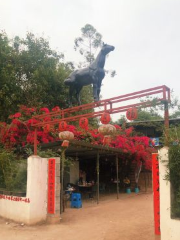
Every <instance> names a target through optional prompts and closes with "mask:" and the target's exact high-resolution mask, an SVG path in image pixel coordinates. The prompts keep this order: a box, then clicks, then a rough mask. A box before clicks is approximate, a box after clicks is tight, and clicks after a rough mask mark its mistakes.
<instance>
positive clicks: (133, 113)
mask: <svg viewBox="0 0 180 240" xmlns="http://www.w3.org/2000/svg"><path fill="white" fill-rule="evenodd" d="M137 116H138V111H137V108H135V107H133V108H129V109H128V110H127V112H126V117H127V119H128V120H131V121H132V120H135V119H136V118H137Z"/></svg>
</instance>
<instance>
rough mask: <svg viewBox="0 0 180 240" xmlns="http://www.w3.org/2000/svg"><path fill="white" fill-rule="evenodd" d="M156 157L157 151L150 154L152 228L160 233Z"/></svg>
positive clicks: (156, 232) (157, 164)
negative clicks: (152, 201)
mask: <svg viewBox="0 0 180 240" xmlns="http://www.w3.org/2000/svg"><path fill="white" fill-rule="evenodd" d="M157 157H158V153H153V154H152V173H153V196H154V230H155V234H156V235H160V195H159V162H158V158H157Z"/></svg>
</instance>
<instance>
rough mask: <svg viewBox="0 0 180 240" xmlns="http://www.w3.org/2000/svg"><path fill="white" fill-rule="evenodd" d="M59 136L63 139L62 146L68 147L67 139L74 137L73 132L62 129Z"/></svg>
mask: <svg viewBox="0 0 180 240" xmlns="http://www.w3.org/2000/svg"><path fill="white" fill-rule="evenodd" d="M59 138H60V139H61V140H63V143H62V145H61V146H62V147H68V146H69V140H73V139H74V134H73V133H72V132H70V131H63V132H60V133H59Z"/></svg>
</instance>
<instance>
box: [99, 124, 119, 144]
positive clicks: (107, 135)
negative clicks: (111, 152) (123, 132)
mask: <svg viewBox="0 0 180 240" xmlns="http://www.w3.org/2000/svg"><path fill="white" fill-rule="evenodd" d="M98 132H99V133H101V134H102V135H104V138H103V145H109V144H110V142H111V135H113V134H114V133H115V132H116V128H115V127H114V126H113V125H111V124H105V125H102V126H100V127H99V128H98Z"/></svg>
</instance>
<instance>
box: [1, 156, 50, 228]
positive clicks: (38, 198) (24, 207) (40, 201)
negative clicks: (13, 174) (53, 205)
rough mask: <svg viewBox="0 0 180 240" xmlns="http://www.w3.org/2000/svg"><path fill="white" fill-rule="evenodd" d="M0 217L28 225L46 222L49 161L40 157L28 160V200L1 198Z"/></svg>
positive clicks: (23, 198) (22, 198) (32, 157)
mask: <svg viewBox="0 0 180 240" xmlns="http://www.w3.org/2000/svg"><path fill="white" fill-rule="evenodd" d="M2 197H4V198H5V199H3V198H2ZM28 201H30V202H28ZM0 216H1V217H4V218H7V219H11V220H14V221H17V222H23V223H26V224H35V223H38V222H41V221H45V220H46V217H47V159H45V158H40V157H38V156H31V157H29V158H28V169H27V194H26V198H25V197H21V198H19V197H11V196H10V197H8V196H5V195H3V196H1V199H0Z"/></svg>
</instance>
